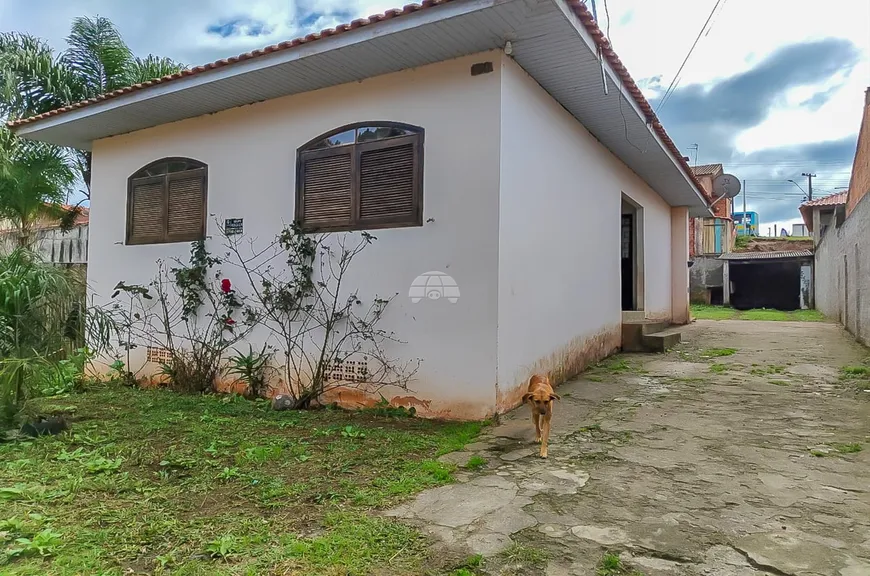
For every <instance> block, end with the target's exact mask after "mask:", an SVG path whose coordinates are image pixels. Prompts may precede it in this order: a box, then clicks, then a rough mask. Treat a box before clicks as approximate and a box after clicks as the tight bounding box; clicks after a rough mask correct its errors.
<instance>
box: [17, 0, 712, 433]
mask: <svg viewBox="0 0 870 576" xmlns="http://www.w3.org/2000/svg"><path fill="white" fill-rule="evenodd" d="M10 126H11V127H12V129H13V130H15V132H16V133H17V134H18V135H20V136H22V137H25V138H33V139H38V140H43V141H47V142H53V143H56V144H61V145H64V146H72V147H76V148H81V149H88V150H91V151H93V172H92V189H91V213H90V221H91V230H90V242H89V255H88V281H89V284H90V289H91V291H92V296H93V298H94V299H95V301H97V302H108V300H109V297H110V292H111V290H112V288H113V286H115V284H116V283H117V282H118V281H119V280H124V281H125V282H128V283H136V282H138V283H145V282H147V281H148V280H149V279H150V278H152V277H153V276H154V274H155V264H154V262H155V261H156V260H157V259H169V258H172V257H179V258H183V259H184V258H186V257H187V254H188V252H189V250H190V245H189V241H190V240H193V239H197V238H202V237H205V238H206V239H207V241H206V243H207V245H210V243H213V242H217V239H216V238H214V236H215V235H216V230H215V229H214V226H215V221H216V219H217V221H221V222H223V221H224V220H225V219H229V218H241V219H243V226H244V230H245V234H248V235H253V236H255V237H256V238H259V239H261V240H263V241H265V240H268V239H271V238H272V237H274V235H275V234H276V233H278V232H279V231H280V230H281V229H282V227H283V226H284V225H285V224H286V223H288V222H291V221H293V220H294V219H297V220H301V221H302V223H303V224H304V225H308V226H312V227H319V228H321V229H322V228H328V229H332V230H338V231H340V232H337V233H339V234H344V233H346V232H343V231H346V230H356V229H366V230H368V229H376V231H375V234H376V235H377V237H378V241H377V242H376V243H375V244H374V245H373V246H372V247H371V248H370V249H368V250H366V251H365V252H364V253H363V254H362V255H361V256H360V260H359V261H358V263H355V265H354V268H353V270H352V274H351V276H352V277H351V279H350V281H349V283H350V284H353V285H355V286H356V287H358V288H359V291H360V295H361V297H362V298H363V299H365V298H371V297H373V296H374V295H375V294H394V293H399V294H400V296H399V297H398V298H396V299H395V300H394V301H393V302H392V303H391V304H390V306H389V308H388V310H387V312H386V314H385V316H384V320H383V322H384V324H385V325H386V327H387V329H390V330H394V331H395V332H396V334H397V336H398V337H399V338H401V339H402V340H403V341H404V343H403V344H396V345H395V349H394V350H392V352H393V353H394V354H396V355H398V356H401V357H403V358H409V359H412V358H419V359H421V360H422V363H421V365H420V369H419V371H418V372H417V373H416V375H415V378H414V380H413V381H412V382H411V388H412V389H413V398H414V399H417V400H419V404H418V409H419V408H420V407H421V406H422V407H423V408H424V409H423V410H421V412H422V413H424V414H428V415H432V416H440V417H450V418H481V417H485V416H488V415H491V414H493V413H495V412H502V411H505V410H507V409H510V408H512V407H513V406H516V405H517V404H518V403H519V400H520V396H521V395H522V386H523V384H524V382H525V381H526V380H527V378H528V377H529V375H530V374H531V373H533V372H537V371H549V372H551V373H554V374H558V375H559V376H560V377H569V376H571V375H573V374H576V373H577V372H579V371H580V370H582V369H583V368H584V367H585V366H586V365H588V364H589V363H591V362H594V361H597V360H599V359H600V358H602V357H604V356H606V355H608V354H610V353H612V352H613V351H615V350H616V349H618V348H619V346H620V344H621V324H622V321H623V312H624V311H628V312H630V313H631V316H632V317H633V318H644V317H645V318H650V319H659V320H667V321H671V322H673V323H675V324H680V323H685V322H687V321H688V318H689V311H688V301H689V300H688V296H689V294H688V287H689V271H688V264H687V261H688V218H689V216H690V215H692V216H708V215H709V214H710V212H709V210H708V208H707V204H708V200H707V198H706V197H705V195H704V193H703V192H702V190H701V187H700V185H699V183H698V181H697V180H696V178H695V177H694V175H693V174H692V172H691V170H690V168H689V166H688V165H687V164H686V162H685V160H684V158H683V157H682V156H681V154H680V153H679V151H678V150H677V148H676V146H675V145H674V144H673V142H672V141H671V140H670V138H668V136H667V134H666V133H665V131H664V129H663V128H662V126H661V124H659V122H658V120H657V119H656V117H655V115H654V113H653V111H652V109H651V108H650V106H649V104H648V103H647V101H646V100H645V99H644V97H643V95H642V94H641V92H640V90H639V89H638V88H637V86H636V85H635V83H634V82H633V81H632V79H631V78H630V77H629V75H628V73H627V72H626V70H625V68H624V67H623V65H622V64H621V63H620V61H619V59H618V57H617V56H616V55H615V54H614V53H613V51H612V50H611V48H610V46H609V43H608V42H607V40H606V39H605V38H604V36H603V34H602V32H601V30H599V28H598V26H597V25H596V23H595V22H594V20H593V18H592V16H591V14H590V13H589V12H588V11H587V9H586V7H585V6H584V5H583V4H582V3H581V2H579V1H577V0H427V1H425V2H424V3H423V5H422V6H416V5H415V6H408V7H405V8H404V9H403V10H393V11H390V12H387V13H386V14H384V15H381V16H374V17H370V18H368V19H363V20H357V21H354V22H353V23H351V24H349V25H346V26H340V27H338V28H336V29H334V30H325V31H323V32H321V33H320V34H312V35H309V36H306V37H305V38H301V39H298V40H293V41H290V42H283V43H281V44H278V45H275V46H270V47H268V48H265V49H263V50H257V51H255V52H252V53H248V54H243V55H241V56H238V57H236V58H230V59H227V60H221V61H218V62H215V63H212V64H208V65H206V66H200V67H197V68H194V69H192V70H188V71H185V72H183V73H180V74H176V75H173V76H169V77H165V78H161V79H158V80H154V81H152V82H148V83H146V84H142V85H136V86H132V87H130V88H125V89H122V90H118V91H116V92H113V93H111V94H107V95H105V96H101V97H99V98H96V99H92V100H89V101H86V102H82V103H79V104H76V105H73V106H68V107H65V108H62V109H60V110H56V111H53V112H50V113H48V114H43V115H40V116H37V117H34V118H28V119H24V120H20V121H17V122H13V123H11V124H10ZM366 127H374V128H381V130H374V129H372V130H366V129H365V128H366ZM358 128H359V130H358ZM327 137H330V138H331V139H332V140H331V142H330V143H329V145H326V144H324V143H323V142H322V141H323V140H324V138H327ZM372 138H373V139H372ZM368 139H372V140H371V141H369V140H368ZM342 145H344V146H342ZM366 158H368V160H366ZM166 159H173V160H172V163H171V164H165V161H166ZM367 161H368V162H372V163H375V164H377V163H380V164H379V166H380V167H381V169H384V170H388V172H389V174H390V175H391V176H390V179H391V182H392V184H391V185H387V186H385V185H384V181H383V179H381V180H380V181H379V183H377V184H372V183H371V182H369V183H368V184H366V183H365V182H362V181H361V180H360V178H364V176H360V175H359V171H357V170H355V169H353V168H352V167H351V164H353V163H355V162H361V163H365V162H367ZM161 162H164V164H163V165H162V167H161ZM297 163H298V164H299V165H300V166H301V168H300V169H299V172H298V173H297ZM155 166H157V167H158V169H157V170H155V169H154V167H155ZM306 167H308V172H307V174H308V175H309V176H310V179H309V178H308V177H307V176H305V174H306V172H305V171H306ZM167 169H168V170H169V171H170V172H172V171H174V170H182V171H184V172H183V173H182V175H181V176H179V177H184V178H187V180H186V182H187V184H188V185H187V186H185V187H183V189H184V190H185V192H184V193H183V194H181V193H180V192H179V196H178V198H175V199H174V200H173V202H169V201H168V200H166V199H165V198H163V197H158V196H154V198H163V201H159V202H157V203H156V204H154V203H152V204H154V205H151V204H149V202H148V201H147V198H148V197H149V196H148V193H147V189H145V188H141V189H140V188H137V186H139V185H140V184H142V185H145V184H147V183H148V182H151V183H152V184H153V185H154V186H156V188H154V190H157V191H158V192H156V193H158V194H159V191H160V190H166V189H168V185H166V184H165V180H166V181H168V180H170V179H172V178H173V176H172V175H171V174H170V175H169V176H164V175H162V174H161V172H163V171H165V170H167ZM155 174H156V176H155ZM324 174H326V175H327V176H326V177H325V178H321V179H318V175H320V176H323V175H324ZM192 175H193V176H192ZM140 178H145V180H140ZM148 178H150V180H148ZM164 179H165V180H164ZM152 181H153V182H152ZM367 187H369V189H368V191H367V190H366V188H367ZM206 189H207V195H206ZM134 190H139V191H140V192H141V196H142V198H145V200H143V199H142V198H139V196H138V194H139V192H136V193H135V194H134V193H133V191H134ZM166 194H168V192H167V193H166ZM306 199H307V204H306ZM167 207H168V208H167ZM149 210H151V212H149ZM154 210H156V211H154ZM167 210H169V212H168V213H167ZM137 212H138V213H140V216H141V215H142V214H147V215H148V216H149V218H148V219H143V218H142V217H140V218H139V219H137V218H136V214H137ZM427 272H440V273H443V274H444V275H448V276H449V277H450V278H451V279H452V280H454V281H455V283H456V285H457V287H458V290H459V291H458V293H457V294H458V298H449V299H448V298H441V299H438V300H431V299H428V298H423V299H422V300H421V299H419V298H414V299H413V300H412V298H410V297H409V296H408V295H409V290H410V289H411V288H412V285H413V284H414V282H415V279H417V278H418V276H420V275H425V274H426V273H427ZM448 283H449V281H448ZM414 300H415V301H414ZM259 337H261V336H256V334H255V337H252V338H259ZM256 344H257V343H256V342H255V343H254V345H255V346H256ZM137 352H138V353H139V354H141V357H138V359H137V361H138V362H140V363H144V362H145V357H144V351H142V350H141V349H140V350H138V351H137ZM154 368H155V369H156V366H155V367H154ZM397 394H401V395H407V393H405V392H401V393H400V392H397ZM385 396H386V397H387V398H390V394H389V393H386V394H385ZM353 399H354V400H355V401H360V399H359V398H358V397H354V398H353ZM343 400H346V401H349V399H348V398H344V399H343Z"/></svg>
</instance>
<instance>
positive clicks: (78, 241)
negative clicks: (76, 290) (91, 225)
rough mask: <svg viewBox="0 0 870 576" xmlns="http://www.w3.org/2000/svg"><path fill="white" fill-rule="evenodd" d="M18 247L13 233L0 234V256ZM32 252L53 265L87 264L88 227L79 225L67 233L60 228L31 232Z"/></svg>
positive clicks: (16, 238) (15, 235)
mask: <svg viewBox="0 0 870 576" xmlns="http://www.w3.org/2000/svg"><path fill="white" fill-rule="evenodd" d="M17 245H18V237H17V234H16V233H15V232H5V233H3V234H0V254H8V253H9V252H11V251H13V250H14V249H15V247H16V246H17ZM33 250H34V251H35V252H36V253H37V254H39V255H40V256H41V257H42V258H43V259H44V260H45V261H46V262H51V263H53V264H87V263H88V225H87V224H80V225H78V226H75V227H73V229H72V230H70V231H69V232H62V231H61V230H60V228H42V229H38V230H34V231H33Z"/></svg>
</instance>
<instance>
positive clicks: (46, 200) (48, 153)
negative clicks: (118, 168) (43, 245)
mask: <svg viewBox="0 0 870 576" xmlns="http://www.w3.org/2000/svg"><path fill="white" fill-rule="evenodd" d="M75 179H76V173H75V170H74V168H72V167H71V166H70V164H69V162H68V155H67V154H66V153H65V151H64V150H63V149H62V148H59V147H57V146H52V145H51V144H45V143H43V142H32V141H27V140H22V139H21V138H16V137H15V136H14V135H13V134H12V133H11V132H9V130H6V129H5V128H0V219H3V220H8V221H9V222H10V223H11V224H12V226H14V227H15V229H16V231H17V233H18V246H19V247H20V248H29V247H30V245H31V243H32V240H33V237H32V230H33V226H34V224H36V223H37V222H38V221H39V220H40V219H43V218H45V219H50V220H52V221H58V220H59V221H60V223H61V228H62V229H69V228H70V227H72V225H73V223H74V221H75V217H76V216H77V215H78V212H79V210H78V209H72V210H67V209H65V208H64V207H63V203H64V201H65V199H66V197H67V193H68V192H69V190H70V187H71V186H72V185H73V183H74V182H75Z"/></svg>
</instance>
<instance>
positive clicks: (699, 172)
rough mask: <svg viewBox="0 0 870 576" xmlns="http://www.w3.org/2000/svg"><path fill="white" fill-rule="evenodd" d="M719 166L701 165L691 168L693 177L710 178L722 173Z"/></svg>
mask: <svg viewBox="0 0 870 576" xmlns="http://www.w3.org/2000/svg"><path fill="white" fill-rule="evenodd" d="M722 170H723V168H722V165H721V164H701V165H700V166H692V172H694V173H695V176H712V175H713V174H716V173H717V172H722Z"/></svg>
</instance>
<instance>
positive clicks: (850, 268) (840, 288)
mask: <svg viewBox="0 0 870 576" xmlns="http://www.w3.org/2000/svg"><path fill="white" fill-rule="evenodd" d="M862 113H863V116H862V119H861V129H860V131H859V132H858V146H857V148H856V150H855V160H854V162H853V163H852V175H851V177H850V179H849V191H848V192H847V193H845V196H846V198H845V209H844V207H843V205H842V204H837V205H836V206H835V207H833V209H834V212H833V214H829V215H828V217H827V218H824V217H823V213H822V211H821V208H820V209H819V210H818V211H817V210H816V207H815V206H812V207H811V208H812V209H813V220H812V225H813V238H814V239H815V240H816V250H815V263H816V275H815V277H816V307H817V308H818V309H819V310H820V311H821V312H822V313H823V314H825V315H826V316H829V317H831V318H836V319H837V320H839V321H840V322H842V324H843V326H845V327H846V329H847V330H849V332H851V333H852V334H854V335H855V337H856V338H857V339H858V340H859V341H861V342H864V343H865V344H870V261H868V258H867V255H868V254H870V199H868V194H867V192H868V191H870V88H867V91H866V92H865V94H864V106H863V110H862ZM829 198H830V197H829ZM838 201H842V196H839V197H838ZM814 202H815V201H814ZM808 204H809V203H808ZM802 208H803V207H802ZM801 214H804V210H803V209H802V210H801ZM816 214H819V220H818V221H817V220H816V216H815V215H816ZM804 222H807V225H808V226H809V222H808V220H807V217H806V216H804Z"/></svg>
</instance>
